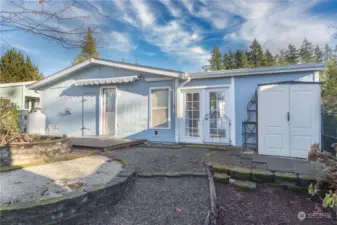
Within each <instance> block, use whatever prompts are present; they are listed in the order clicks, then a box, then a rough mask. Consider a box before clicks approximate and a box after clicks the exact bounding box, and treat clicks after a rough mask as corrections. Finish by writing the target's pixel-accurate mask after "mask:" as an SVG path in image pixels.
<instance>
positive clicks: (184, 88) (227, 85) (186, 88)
mask: <svg viewBox="0 0 337 225" xmlns="http://www.w3.org/2000/svg"><path fill="white" fill-rule="evenodd" d="M230 86H231V85H230V84H226V85H210V86H193V87H181V88H179V89H181V90H189V89H208V88H228V87H230Z"/></svg>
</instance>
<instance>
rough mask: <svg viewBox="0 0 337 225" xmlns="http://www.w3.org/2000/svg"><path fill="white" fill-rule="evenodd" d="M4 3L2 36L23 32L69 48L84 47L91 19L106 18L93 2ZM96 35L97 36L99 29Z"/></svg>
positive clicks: (28, 0)
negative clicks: (83, 43)
mask: <svg viewBox="0 0 337 225" xmlns="http://www.w3.org/2000/svg"><path fill="white" fill-rule="evenodd" d="M0 1H1V3H0V34H5V33H8V32H13V31H18V30H20V31H24V32H28V33H31V34H34V35H37V36H40V37H42V38H47V39H51V40H54V41H57V42H59V43H60V44H61V45H62V46H63V47H66V48H72V47H81V40H82V38H83V36H84V35H85V34H86V32H87V25H88V24H86V22H88V21H90V19H91V17H95V18H97V17H106V15H104V14H103V12H102V10H101V9H100V8H99V6H97V5H95V4H94V2H93V1H90V0H61V1H60V0H38V1H37V0H36V1H32V0H0ZM76 12H79V13H76ZM83 12H86V13H83ZM79 14H80V15H79ZM93 31H94V32H97V31H98V29H97V27H93ZM2 36H3V35H2ZM97 40H99V39H97ZM4 41H5V40H4Z"/></svg>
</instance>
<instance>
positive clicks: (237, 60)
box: [234, 50, 243, 69]
mask: <svg viewBox="0 0 337 225" xmlns="http://www.w3.org/2000/svg"><path fill="white" fill-rule="evenodd" d="M242 54H243V52H242V51H240V50H236V52H235V55H234V61H235V63H234V65H235V69H238V68H242Z"/></svg>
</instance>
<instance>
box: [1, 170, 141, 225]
mask: <svg viewBox="0 0 337 225" xmlns="http://www.w3.org/2000/svg"><path fill="white" fill-rule="evenodd" d="M134 177H135V171H134V170H133V169H127V168H124V169H123V170H122V171H121V172H120V173H119V174H118V176H117V177H115V178H113V179H112V180H111V181H110V182H109V183H107V184H105V185H100V186H93V187H91V188H89V189H85V190H77V191H74V192H70V193H69V194H67V195H65V196H63V197H56V198H48V199H41V200H39V201H32V202H19V203H13V204H11V205H9V206H7V205H0V221H1V222H0V224H1V225H21V224H25V225H36V224H74V222H75V221H76V220H77V219H79V218H80V217H82V216H84V215H85V213H88V212H94V211H95V210H96V209H97V208H100V207H103V206H106V205H109V204H110V205H114V204H116V203H117V202H118V201H120V200H121V199H122V198H123V196H124V194H125V192H126V191H127V189H128V185H129V184H130V183H131V182H133V180H134Z"/></svg>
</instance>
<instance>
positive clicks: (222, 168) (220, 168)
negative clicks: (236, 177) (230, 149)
mask: <svg viewBox="0 0 337 225" xmlns="http://www.w3.org/2000/svg"><path fill="white" fill-rule="evenodd" d="M210 164H211V165H212V167H213V169H212V170H213V172H219V173H228V172H229V171H230V170H231V169H232V168H233V167H231V166H228V165H224V164H219V163H210Z"/></svg>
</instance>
